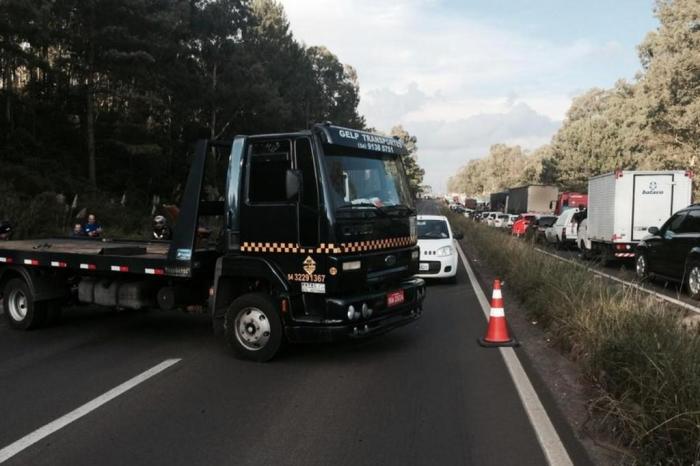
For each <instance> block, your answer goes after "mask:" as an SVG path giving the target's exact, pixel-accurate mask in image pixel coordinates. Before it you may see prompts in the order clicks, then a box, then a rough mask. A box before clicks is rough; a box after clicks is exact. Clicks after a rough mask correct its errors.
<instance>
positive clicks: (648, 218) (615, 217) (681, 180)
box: [579, 170, 693, 260]
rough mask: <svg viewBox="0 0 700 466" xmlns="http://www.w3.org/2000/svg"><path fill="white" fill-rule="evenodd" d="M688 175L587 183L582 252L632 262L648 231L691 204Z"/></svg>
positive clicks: (644, 174) (624, 175) (618, 176)
mask: <svg viewBox="0 0 700 466" xmlns="http://www.w3.org/2000/svg"><path fill="white" fill-rule="evenodd" d="M692 184H693V182H692V173H691V172H689V171H683V170H676V171H628V170H619V171H616V172H614V173H607V174H605V175H599V176H594V177H593V178H591V179H589V180H588V218H587V220H586V228H585V238H581V237H580V238H579V247H581V248H583V249H584V250H583V253H584V254H586V255H588V254H592V255H600V256H602V257H603V258H604V259H605V260H612V259H632V258H634V255H635V248H636V245H637V243H639V241H640V240H641V239H642V238H644V237H645V236H646V235H647V234H648V233H647V230H648V229H649V227H653V226H658V225H661V224H663V223H664V222H665V221H666V219H668V218H669V217H670V216H671V215H673V214H674V213H675V212H677V211H678V210H680V209H683V208H684V207H687V206H688V205H689V204H690V203H691V198H692V192H693V187H692Z"/></svg>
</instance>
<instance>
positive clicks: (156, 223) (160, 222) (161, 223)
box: [153, 215, 172, 240]
mask: <svg viewBox="0 0 700 466" xmlns="http://www.w3.org/2000/svg"><path fill="white" fill-rule="evenodd" d="M171 238H172V232H171V231H170V228H169V227H168V223H167V222H166V220H165V217H163V216H162V215H156V216H155V217H154V218H153V239H163V240H168V239H171Z"/></svg>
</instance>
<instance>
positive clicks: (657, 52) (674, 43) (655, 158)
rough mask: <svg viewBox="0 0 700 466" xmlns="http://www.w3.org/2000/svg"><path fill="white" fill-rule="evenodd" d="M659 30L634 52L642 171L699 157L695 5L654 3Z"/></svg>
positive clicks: (699, 43)
mask: <svg viewBox="0 0 700 466" xmlns="http://www.w3.org/2000/svg"><path fill="white" fill-rule="evenodd" d="M656 17H657V18H658V19H659V22H660V27H659V29H658V30H657V31H653V32H650V33H649V34H648V35H647V37H646V38H645V40H644V42H643V43H642V44H641V45H640V46H639V54H640V59H641V62H642V66H643V68H644V72H643V74H642V76H641V77H640V80H639V85H638V86H639V93H638V94H639V101H640V106H641V114H642V115H643V117H644V118H645V120H646V122H647V125H646V128H645V129H646V132H645V144H646V146H647V148H648V150H649V152H650V160H649V163H648V165H649V166H650V167H655V168H686V167H692V166H694V165H695V161H696V159H697V157H698V155H700V54H699V53H698V51H699V50H700V3H698V2H697V1H695V0H657V2H656Z"/></svg>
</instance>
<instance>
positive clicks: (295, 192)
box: [286, 170, 301, 202]
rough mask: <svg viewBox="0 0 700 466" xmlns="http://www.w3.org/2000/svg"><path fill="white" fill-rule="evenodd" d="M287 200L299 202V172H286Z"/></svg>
mask: <svg viewBox="0 0 700 466" xmlns="http://www.w3.org/2000/svg"><path fill="white" fill-rule="evenodd" d="M286 185H287V200H288V201H290V202H295V201H298V200H299V193H300V192H301V170H287V178H286Z"/></svg>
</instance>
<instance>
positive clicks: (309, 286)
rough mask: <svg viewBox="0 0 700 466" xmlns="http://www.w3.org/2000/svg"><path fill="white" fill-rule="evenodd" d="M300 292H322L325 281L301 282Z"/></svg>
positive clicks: (324, 290)
mask: <svg viewBox="0 0 700 466" xmlns="http://www.w3.org/2000/svg"><path fill="white" fill-rule="evenodd" d="M301 292H302V293H321V294H323V293H325V292H326V284H325V283H308V282H302V284H301Z"/></svg>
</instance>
